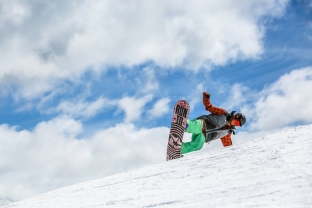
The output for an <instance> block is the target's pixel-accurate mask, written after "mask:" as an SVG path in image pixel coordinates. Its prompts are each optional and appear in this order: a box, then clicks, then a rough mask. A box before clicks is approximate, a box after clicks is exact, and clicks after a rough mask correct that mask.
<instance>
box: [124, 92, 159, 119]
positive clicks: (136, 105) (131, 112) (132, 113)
mask: <svg viewBox="0 0 312 208" xmlns="http://www.w3.org/2000/svg"><path fill="white" fill-rule="evenodd" d="M152 98H153V96H152V95H145V96H144V97H141V98H135V97H128V96H126V97H123V98H122V99H120V100H119V101H118V107H119V108H120V109H121V110H123V111H124V112H125V115H126V116H125V122H126V123H128V122H132V121H136V120H138V119H139V118H140V116H141V114H142V112H143V110H144V107H145V105H146V104H147V103H148V102H150V101H151V100H152Z"/></svg>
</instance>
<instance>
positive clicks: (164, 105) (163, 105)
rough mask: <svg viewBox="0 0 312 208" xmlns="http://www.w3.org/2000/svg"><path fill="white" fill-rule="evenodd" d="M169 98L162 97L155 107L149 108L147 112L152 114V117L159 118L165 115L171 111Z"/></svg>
mask: <svg viewBox="0 0 312 208" xmlns="http://www.w3.org/2000/svg"><path fill="white" fill-rule="evenodd" d="M170 101H171V100H170V99H169V98H162V99H160V100H158V101H157V102H156V103H155V104H154V106H153V108H152V109H151V110H149V111H148V112H147V113H148V114H149V115H150V117H151V118H158V117H161V116H163V115H164V114H166V113H168V112H169V103H170Z"/></svg>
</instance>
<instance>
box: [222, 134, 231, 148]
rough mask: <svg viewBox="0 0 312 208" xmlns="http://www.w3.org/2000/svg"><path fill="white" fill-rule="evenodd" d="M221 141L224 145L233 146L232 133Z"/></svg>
mask: <svg viewBox="0 0 312 208" xmlns="http://www.w3.org/2000/svg"><path fill="white" fill-rule="evenodd" d="M221 141H222V144H223V146H224V147H227V146H231V145H232V139H231V134H227V135H225V136H224V137H222V138H221Z"/></svg>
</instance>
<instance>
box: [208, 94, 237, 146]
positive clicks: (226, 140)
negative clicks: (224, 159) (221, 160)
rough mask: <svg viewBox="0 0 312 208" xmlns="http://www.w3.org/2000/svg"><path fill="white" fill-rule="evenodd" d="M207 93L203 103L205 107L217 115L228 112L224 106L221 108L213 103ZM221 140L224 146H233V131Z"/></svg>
mask: <svg viewBox="0 0 312 208" xmlns="http://www.w3.org/2000/svg"><path fill="white" fill-rule="evenodd" d="M205 95H206V94H205V93H204V96H203V104H204V106H205V109H206V110H207V111H209V112H210V113H212V114H217V115H222V114H225V113H226V112H227V111H226V110H225V109H223V108H219V107H216V106H214V105H212V104H211V103H210V98H207V97H206V96H205ZM221 141H222V144H223V146H224V147H227V146H231V145H232V139H231V133H229V134H227V135H225V136H224V137H222V138H221Z"/></svg>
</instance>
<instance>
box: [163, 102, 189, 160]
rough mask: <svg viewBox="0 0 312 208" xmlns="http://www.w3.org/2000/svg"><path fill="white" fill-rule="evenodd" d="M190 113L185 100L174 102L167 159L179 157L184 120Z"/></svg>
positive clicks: (184, 125)
mask: <svg viewBox="0 0 312 208" xmlns="http://www.w3.org/2000/svg"><path fill="white" fill-rule="evenodd" d="M189 113H190V105H189V104H188V102H187V101H185V100H179V101H178V102H176V104H175V106H174V110H173V116H172V121H171V127H170V134H169V139H168V146H167V161H168V160H173V159H177V158H180V157H181V153H180V151H181V145H182V139H183V135H184V130H185V127H186V121H187V118H188V115H189Z"/></svg>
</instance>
